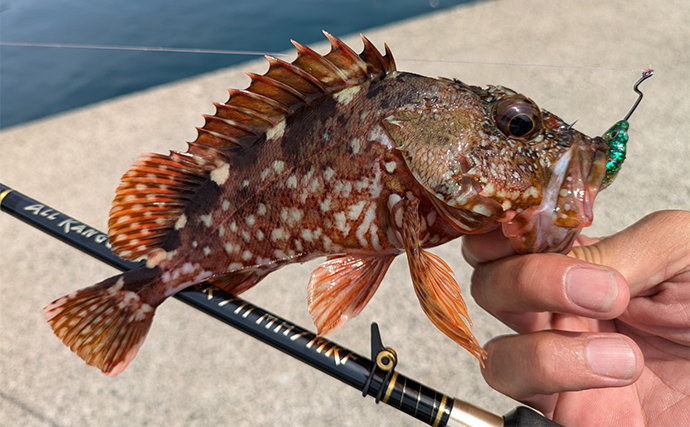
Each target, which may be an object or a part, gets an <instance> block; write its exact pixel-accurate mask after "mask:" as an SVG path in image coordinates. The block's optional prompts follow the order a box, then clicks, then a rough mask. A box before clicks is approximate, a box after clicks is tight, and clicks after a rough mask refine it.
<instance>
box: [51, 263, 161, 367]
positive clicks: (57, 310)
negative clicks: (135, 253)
mask: <svg viewBox="0 0 690 427" xmlns="http://www.w3.org/2000/svg"><path fill="white" fill-rule="evenodd" d="M154 270H155V269H154ZM152 273H153V270H151V269H147V268H142V269H137V270H133V271H130V272H127V273H124V274H120V275H117V276H114V277H111V278H109V279H106V280H104V281H102V282H101V283H98V284H96V285H93V286H90V287H88V288H84V289H80V290H78V291H75V292H72V293H71V294H69V295H66V296H64V297H62V298H58V299H57V300H55V301H53V302H52V303H50V304H48V305H47V306H46V307H45V308H44V309H43V313H44V315H45V318H46V321H47V322H48V323H49V324H50V327H51V328H53V332H54V333H55V335H57V337H58V338H60V339H61V340H62V342H63V343H65V345H67V346H68V347H69V348H70V349H71V350H72V351H74V352H75V353H77V354H78V355H79V357H81V358H82V359H84V361H85V362H86V363H87V364H89V365H92V366H95V367H97V368H99V369H100V370H101V371H103V373H105V374H106V375H109V376H111V377H114V376H116V375H118V374H119V373H120V372H122V371H123V370H124V369H125V368H126V367H127V365H129V362H131V361H132V360H133V359H134V357H135V356H136V355H137V352H138V351H139V348H140V347H141V345H142V344H143V343H144V339H145V338H146V334H147V333H148V331H149V327H150V326H151V321H152V320H153V314H154V311H155V307H156V306H157V304H155V305H151V304H149V303H147V302H145V301H142V299H141V297H140V296H139V295H138V294H137V293H136V292H133V291H131V290H127V289H123V288H124V287H125V283H127V284H128V285H129V286H127V288H129V289H132V288H133V286H131V284H136V288H137V289H141V286H142V283H147V284H150V282H151V281H152V280H155V278H156V277H158V276H157V274H156V275H155V276H154V277H152Z"/></svg>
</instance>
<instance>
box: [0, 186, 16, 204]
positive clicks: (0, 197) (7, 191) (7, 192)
mask: <svg viewBox="0 0 690 427" xmlns="http://www.w3.org/2000/svg"><path fill="white" fill-rule="evenodd" d="M13 191H14V190H12V189H9V190H5V191H3V192H2V193H0V205H2V201H3V200H4V199H5V196H7V195H8V194H10V193H11V192H13Z"/></svg>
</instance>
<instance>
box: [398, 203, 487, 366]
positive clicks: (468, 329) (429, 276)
mask: <svg viewBox="0 0 690 427" xmlns="http://www.w3.org/2000/svg"><path fill="white" fill-rule="evenodd" d="M399 203H401V205H399V206H395V207H394V209H395V208H398V209H403V222H402V230H400V231H401V235H402V239H403V242H404V244H405V251H406V252H407V262H408V264H409V266H410V274H411V276H412V283H413V284H414V290H415V293H416V294H417V298H418V299H419V303H420V304H421V306H422V310H424V313H425V314H426V315H427V317H429V320H431V322H432V323H433V324H434V325H435V326H436V327H437V328H438V329H440V330H441V332H443V333H444V334H446V335H447V336H448V337H449V338H450V339H452V340H453V341H455V342H456V343H458V344H460V345H461V346H462V347H463V348H464V349H466V350H467V351H469V352H470V353H472V355H473V356H474V357H476V358H477V359H478V360H479V362H480V363H481V364H482V366H484V362H483V359H484V358H486V352H485V351H484V349H482V348H481V346H480V345H479V343H478V342H477V339H476V338H475V337H474V335H472V321H471V320H470V318H469V314H468V313H467V306H466V305H465V301H464V300H463V299H462V295H461V294H460V287H459V286H458V283H457V282H456V281H455V278H454V277H453V271H452V270H451V268H450V267H449V266H448V264H446V263H445V262H444V261H443V260H442V259H441V258H439V257H438V256H436V255H434V254H432V253H431V252H428V251H426V250H424V249H422V247H421V245H420V243H419V229H420V226H419V214H418V213H417V203H414V202H411V201H409V200H401V201H400V202H399Z"/></svg>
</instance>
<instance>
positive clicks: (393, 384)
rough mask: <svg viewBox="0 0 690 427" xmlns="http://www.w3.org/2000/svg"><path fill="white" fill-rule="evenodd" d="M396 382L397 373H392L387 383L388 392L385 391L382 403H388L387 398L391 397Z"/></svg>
mask: <svg viewBox="0 0 690 427" xmlns="http://www.w3.org/2000/svg"><path fill="white" fill-rule="evenodd" d="M397 380H398V373H397V372H393V376H392V377H391V380H390V381H389V382H388V390H386V395H385V396H384V397H383V403H388V398H389V397H391V393H392V392H393V388H395V382H396V381H397Z"/></svg>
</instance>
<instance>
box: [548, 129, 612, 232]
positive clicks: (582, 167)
mask: <svg viewBox="0 0 690 427" xmlns="http://www.w3.org/2000/svg"><path fill="white" fill-rule="evenodd" d="M607 158H608V146H607V145H606V142H605V141H604V140H603V139H602V138H601V137H595V138H590V137H587V136H584V135H581V134H580V138H578V139H577V141H576V143H574V144H573V145H572V146H571V148H570V150H568V152H567V153H566V154H565V155H564V156H563V158H562V159H561V160H560V161H559V162H558V163H557V164H556V165H554V168H553V174H552V176H551V178H550V180H549V183H548V185H547V187H546V191H545V193H544V199H547V200H545V201H546V203H547V204H549V205H550V204H551V203H553V202H552V201H553V200H555V203H553V205H552V206H553V208H552V213H551V218H552V220H553V224H554V225H555V226H557V227H565V228H583V227H588V226H590V225H591V224H592V220H593V216H594V215H593V212H592V208H593V206H594V199H595V198H596V196H597V194H598V193H599V190H600V189H601V187H602V184H603V181H604V177H605V176H606V162H607ZM543 203H544V202H542V204H543Z"/></svg>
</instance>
